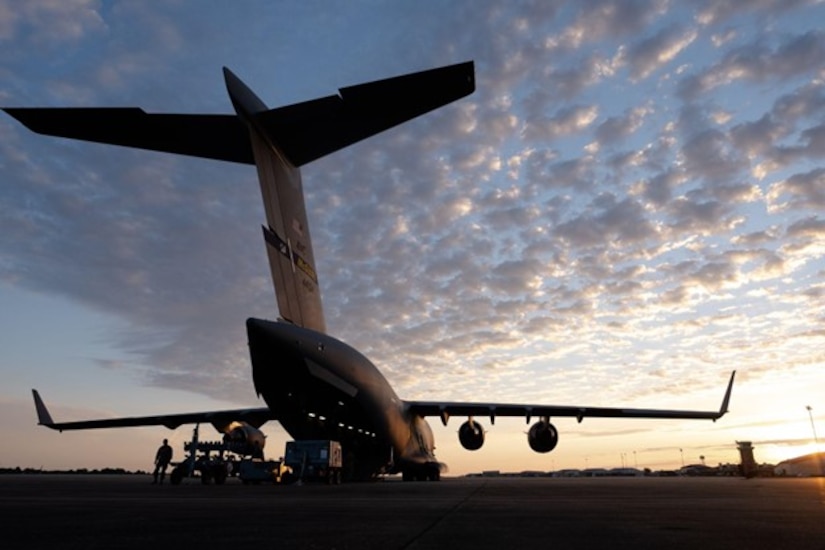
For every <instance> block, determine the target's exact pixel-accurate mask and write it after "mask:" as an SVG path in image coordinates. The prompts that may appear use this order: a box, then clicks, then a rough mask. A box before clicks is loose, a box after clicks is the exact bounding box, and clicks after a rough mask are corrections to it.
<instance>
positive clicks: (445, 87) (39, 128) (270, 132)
mask: <svg viewBox="0 0 825 550" xmlns="http://www.w3.org/2000/svg"><path fill="white" fill-rule="evenodd" d="M235 78H237V77H235ZM474 89H475V80H474V73H473V63H472V62H471V61H470V62H467V63H461V64H458V65H452V66H449V67H441V68H438V69H431V70H429V71H422V72H418V73H413V74H408V75H404V76H399V77H395V78H389V79H386V80H379V81H376V82H370V83H368V84H359V85H357V86H350V87H348V88H342V89H341V90H340V95H334V96H328V97H324V98H320V99H315V100H311V101H306V102H303V103H297V104H295V105H290V106H287V107H281V108H278V109H272V110H269V111H264V112H261V113H258V114H257V115H255V116H256V123H257V124H258V125H260V127H261V128H263V129H264V131H265V132H266V134H267V136H266V137H267V138H268V139H271V140H272V141H273V142H274V143H275V144H277V145H278V147H280V148H282V150H283V151H284V154H285V155H286V156H287V157H288V158H289V160H290V161H291V162H292V163H293V164H294V165H295V166H300V165H302V164H306V163H308V162H310V161H312V160H315V159H318V158H320V157H322V156H324V155H327V154H329V153H332V152H333V151H337V150H338V149H341V148H342V147H346V146H347V145H350V144H352V143H355V142H357V141H360V140H362V139H364V138H367V137H369V136H371V135H374V134H376V133H378V132H381V131H382V130H386V129H387V128H391V127H393V126H396V125H397V124H400V123H402V122H404V121H407V120H410V119H412V118H415V117H417V116H419V115H422V114H424V113H426V112H429V111H432V110H433V109H436V108H438V107H440V106H442V105H446V104H447V103H450V102H452V101H454V100H456V99H458V98H461V97H464V96H466V95H468V94H470V93H472V91H473V90H474ZM3 110H4V111H6V112H7V113H8V114H10V115H11V116H13V117H14V118H16V119H17V120H18V121H20V122H21V123H22V124H23V125H25V126H26V127H27V128H29V129H30V130H31V131H33V132H37V133H38V134H45V135H50V136H58V137H65V138H71V139H79V140H84V141H93V142H97V143H109V144H112V145H122V146H125V147H136V148H138V149H148V150H151V151H162V152H166V153H176V154H179V155H189V156H194V157H203V158H211V159H216V160H224V161H229V162H239V163H245V164H254V163H255V159H254V158H253V155H252V146H251V143H250V139H249V130H248V128H247V126H246V124H245V123H244V122H243V121H242V120H241V119H240V118H239V117H238V116H237V115H235V114H227V115H220V114H157V113H146V112H145V111H143V109H140V108H137V107H115V108H109V107H95V108H62V107H60V108H51V107H46V108H42V107H38V108H5V109H3Z"/></svg>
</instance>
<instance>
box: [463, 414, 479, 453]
mask: <svg viewBox="0 0 825 550" xmlns="http://www.w3.org/2000/svg"><path fill="white" fill-rule="evenodd" d="M458 440H459V441H460V442H461V446H462V447H464V448H465V449H467V450H468V451H477V450H479V449H480V448H481V446H482V445H484V428H482V427H481V424H479V423H478V422H476V421H475V420H468V421H467V422H465V423H464V424H462V425H461V427H460V428H458Z"/></svg>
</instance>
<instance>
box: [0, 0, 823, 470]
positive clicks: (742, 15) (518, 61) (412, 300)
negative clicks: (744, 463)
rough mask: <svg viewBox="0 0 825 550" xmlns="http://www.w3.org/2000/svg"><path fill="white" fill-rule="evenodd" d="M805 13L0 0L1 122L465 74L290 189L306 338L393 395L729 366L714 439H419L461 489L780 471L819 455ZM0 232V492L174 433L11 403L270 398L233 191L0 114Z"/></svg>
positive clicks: (579, 383)
mask: <svg viewBox="0 0 825 550" xmlns="http://www.w3.org/2000/svg"><path fill="white" fill-rule="evenodd" d="M824 15H825V9H824V8H823V6H822V5H821V3H820V2H810V1H809V2H804V1H798V2H789V1H787V0H783V1H779V0H777V1H771V0H761V1H756V2H748V3H744V2H704V1H693V2H668V1H663V0H651V1H637V2H606V1H596V0H593V1H586V2H507V3H480V2H441V1H426V2H416V3H414V4H412V3H402V2H280V3H277V4H273V3H269V2H242V3H233V4H232V5H229V4H226V3H223V2H203V1H199V2H187V1H183V0H181V1H176V2H166V3H162V4H158V3H144V2H120V1H112V2H95V1H86V0H73V1H60V2H56V1H55V2H49V1H32V2H26V3H19V2H11V1H5V0H0V104H2V105H4V106H78V107H81V106H138V107H142V108H143V109H145V110H146V111H150V112H188V113H198V112H203V113H228V112H231V105H230V103H229V101H228V98H227V97H226V94H225V90H224V86H223V82H222V76H221V70H220V69H221V67H222V66H228V67H229V68H231V69H232V70H233V71H234V72H235V73H236V74H238V76H240V77H241V78H242V79H243V80H244V81H245V82H246V83H247V84H248V85H250V86H251V87H252V88H253V89H254V90H255V91H256V93H257V94H258V95H259V96H260V97H261V98H262V99H263V100H264V101H266V102H267V103H268V104H269V105H270V106H272V107H276V106H280V105H285V104H289V103H294V102H298V101H304V100H308V99H313V98H316V97H321V96H325V95H329V94H331V93H334V91H335V90H336V89H337V88H339V87H343V86H347V85H352V84H358V83H361V82H365V81H370V80H375V79H379V78H385V77H389V76H394V75H398V74H404V73H408V72H413V71H417V70H423V69H427V68H431V67H436V66H441V65H447V64H452V63H458V62H462V61H466V60H474V61H475V63H476V81H477V91H476V92H475V93H474V94H473V95H472V96H470V97H468V98H465V99H463V100H461V101H459V102H457V103H455V104H453V105H451V106H448V107H446V108H444V109H442V110H440V111H438V112H435V113H432V114H430V115H428V116H426V117H423V118H421V119H418V120H415V121H413V122H411V123H409V124H406V125H404V126H402V127H399V128H397V129H394V130H392V131H390V132H387V133H386V134H383V135H382V136H381V137H377V138H372V139H370V140H367V141H365V142H363V143H361V144H358V145H356V146H354V147H352V148H350V149H347V150H345V151H341V152H338V153H335V154H333V155H330V156H329V157H326V158H324V159H321V160H319V161H317V162H315V163H312V164H310V165H307V166H306V167H305V168H304V170H303V176H304V186H305V192H306V194H307V202H308V208H309V216H310V224H311V225H312V231H313V234H314V240H315V249H316V260H317V263H318V265H317V270H318V273H319V280H320V282H321V287H322V292H323V299H324V306H325V309H326V316H327V323H328V328H329V331H330V332H331V333H332V334H333V335H335V336H338V337H340V338H341V339H343V340H344V341H346V342H348V343H350V344H351V345H353V346H355V347H357V348H358V349H360V350H361V351H363V352H364V353H365V354H366V355H367V356H368V357H370V358H371V359H372V360H373V362H374V363H375V364H376V365H377V366H378V367H379V368H380V369H381V370H382V371H383V372H384V373H385V375H386V376H387V378H388V379H389V380H390V382H391V383H392V384H393V386H394V387H395V388H396V390H397V392H398V393H399V395H401V396H402V397H408V398H416V399H444V400H484V401H503V402H514V401H527V402H537V403H550V404H582V405H594V406H634V407H677V408H701V409H705V408H710V409H713V408H715V407H717V406H718V403H719V400H720V399H721V396H722V392H723V389H724V384H725V381H726V379H727V377H728V376H729V373H730V371H732V370H734V369H736V370H738V372H739V375H738V378H737V385H736V387H735V389H734V396H733V401H732V404H731V411H732V412H731V414H730V415H729V416H727V417H725V418H724V419H723V420H722V421H720V422H718V423H715V424H712V423H702V422H676V421H673V422H671V421H629V422H625V421H619V420H587V421H585V422H584V423H582V424H581V425H578V424H576V423H575V421H574V420H568V419H560V420H559V421H558V422H557V427H558V428H559V430H560V432H561V440H560V444H559V447H558V448H557V449H556V450H555V451H554V452H553V453H552V454H551V455H536V454H535V453H533V452H532V451H530V450H529V447H528V446H527V444H526V438H525V436H524V432H525V431H526V426H524V425H523V421H518V420H515V419H513V420H506V419H498V420H497V422H496V425H495V426H489V422H487V423H486V424H487V429H488V438H487V443H486V444H485V447H484V448H483V449H482V450H481V451H478V452H476V453H471V452H468V451H464V450H463V449H461V448H460V446H459V445H458V442H457V437H456V434H455V431H456V429H457V427H458V422H457V421H455V419H454V422H451V423H450V425H449V426H448V427H446V428H443V427H441V426H440V424H439V423H438V422H435V423H434V424H435V425H434V428H435V431H436V437H437V454H438V456H439V458H440V459H441V460H444V461H445V462H447V463H448V464H450V466H451V469H452V471H453V472H454V473H463V472H466V471H474V470H481V469H507V470H521V469H550V468H563V467H583V466H585V465H588V466H617V465H620V462H621V461H625V462H627V463H630V462H635V463H638V464H639V465H640V466H650V467H656V468H658V467H675V466H679V465H680V463H681V460H682V456H684V459H685V461H686V462H697V461H698V460H699V456H705V457H706V458H707V460H708V462H711V463H716V462H724V461H733V460H736V453H735V443H734V442H735V441H736V440H753V441H754V442H755V445H756V447H757V451H756V454H757V459H760V460H773V461H776V460H779V459H781V458H784V457H788V456H795V455H798V454H802V453H803V452H807V451H810V450H812V447H811V446H810V438H811V430H810V423H809V421H808V416H807V411H806V410H805V406H806V405H811V406H812V407H813V411H814V417H815V420H816V421H817V422H820V423H821V422H822V421H823V420H824V419H825V412H823V411H825V403H823V401H822V396H823V395H825V374H823V372H825V371H823V368H824V367H825V327H824V326H823V325H825V318H824V317H823V311H825V307H823V306H825V282H823V274H825V261H823V251H825V218H824V217H823V214H822V211H823V208H825V168H823V163H822V159H823V158H825V64H823V59H825V33H823V32H822V30H821V27H820V25H819V21H821V20H822V18H823V16H824ZM0 211H1V212H2V216H0V329H2V330H0V376H2V378H3V380H4V382H3V384H2V386H0V437H2V438H3V440H4V441H14V442H17V443H15V444H13V445H4V446H3V449H2V451H0V466H16V465H26V466H39V465H43V466H45V467H84V466H85V467H95V466H103V465H111V466H124V467H144V468H145V467H148V466H149V465H150V464H151V458H152V456H153V453H154V449H155V447H156V445H157V443H158V442H159V440H160V439H162V438H163V437H169V438H170V440H171V441H172V442H173V443H174V444H175V445H176V449H178V452H181V449H182V442H183V441H184V440H186V439H187V438H188V437H189V435H190V432H189V430H188V429H187V428H181V429H178V430H177V431H175V432H168V431H166V430H165V429H163V428H141V429H134V430H120V431H117V430H106V431H99V432H87V433H66V434H57V433H52V432H50V431H48V430H45V429H43V428H38V427H36V426H35V425H34V412H33V406H32V405H31V401H30V389H31V388H32V387H37V388H38V389H39V390H40V391H41V392H42V394H43V395H44V397H45V398H46V400H47V402H49V403H50V406H51V408H52V409H53V414H54V416H56V417H58V418H66V419H74V418H84V417H98V416H116V415H135V414H158V413H164V412H170V413H171V412H185V411H193V410H208V409H213V408H225V407H238V406H249V405H252V406H257V405H259V404H262V403H261V402H259V401H257V400H256V398H255V395H254V391H253V389H252V384H251V380H250V366H249V358H248V354H247V348H246V339H245V338H246V336H245V333H244V325H243V321H244V320H245V319H246V317H249V316H257V317H264V318H274V317H276V315H277V313H276V309H275V300H274V294H273V291H272V287H271V283H270V281H269V279H268V273H269V271H268V267H267V264H266V258H265V253H264V246H263V243H262V242H261V237H260V229H259V225H260V224H261V223H262V221H263V219H264V218H263V209H262V207H261V204H260V197H259V191H258V189H257V183H256V175H255V172H254V169H252V168H250V167H247V166H236V165H233V164H228V163H220V162H210V161H203V160H196V159H187V158H183V157H176V156H171V155H163V154H153V153H148V152H141V151H133V150H127V149H121V148H116V147H107V146H103V145H96V144H88V143H81V142H72V141H66V140H60V139H55V138H47V137H43V136H37V135H34V134H31V133H30V132H28V131H27V130H26V129H25V128H23V127H22V126H20V125H19V124H17V123H16V122H15V121H14V120H13V119H11V118H10V117H8V116H2V117H0ZM823 426H825V424H823ZM820 431H822V432H825V427H823V428H821V429H820ZM267 433H268V434H269V436H270V443H269V446H268V447H269V448H270V449H274V451H272V452H273V453H274V454H277V450H279V448H280V447H281V445H282V443H283V440H284V438H285V437H286V436H285V434H284V432H283V430H282V429H281V428H280V427H279V426H277V425H276V424H273V425H271V426H268V427H267ZM680 449H682V451H681V452H680ZM630 456H633V460H632V461H631V460H630V459H629V458H626V457H630Z"/></svg>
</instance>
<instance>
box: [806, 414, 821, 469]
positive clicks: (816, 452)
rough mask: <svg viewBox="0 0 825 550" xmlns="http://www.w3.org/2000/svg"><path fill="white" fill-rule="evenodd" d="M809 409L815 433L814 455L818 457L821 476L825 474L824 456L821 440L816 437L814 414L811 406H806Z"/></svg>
mask: <svg viewBox="0 0 825 550" xmlns="http://www.w3.org/2000/svg"><path fill="white" fill-rule="evenodd" d="M805 408H806V409H808V418H810V419H811V431H812V432H814V455H816V462H817V464H819V475H823V474H825V467H823V465H822V455H820V454H819V438H818V437H817V436H816V426H815V425H814V413H813V409H812V408H811V406H810V405H807V406H805Z"/></svg>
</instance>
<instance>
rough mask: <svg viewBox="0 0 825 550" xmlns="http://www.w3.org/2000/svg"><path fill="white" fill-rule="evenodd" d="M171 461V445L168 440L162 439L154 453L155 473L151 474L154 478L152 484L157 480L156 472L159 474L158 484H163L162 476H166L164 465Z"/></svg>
mask: <svg viewBox="0 0 825 550" xmlns="http://www.w3.org/2000/svg"><path fill="white" fill-rule="evenodd" d="M170 462H172V447H170V446H169V440H167V439H164V440H163V445H161V446H160V447H158V452H157V453H155V473H154V474H152V475H153V476H154V478H155V480H154V481H153V482H152V485H156V484H157V482H158V474H160V484H161V485H163V478H165V477H166V467H167V466H169V463H170Z"/></svg>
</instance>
